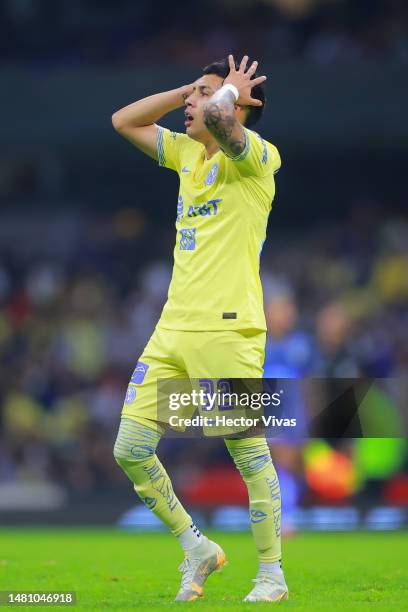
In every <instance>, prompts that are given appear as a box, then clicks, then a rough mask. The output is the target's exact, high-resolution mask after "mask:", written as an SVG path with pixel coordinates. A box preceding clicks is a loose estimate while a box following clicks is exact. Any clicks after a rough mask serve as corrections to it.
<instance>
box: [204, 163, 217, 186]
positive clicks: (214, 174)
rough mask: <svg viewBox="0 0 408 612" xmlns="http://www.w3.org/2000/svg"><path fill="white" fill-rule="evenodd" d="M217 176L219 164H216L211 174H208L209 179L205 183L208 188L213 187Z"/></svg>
mask: <svg viewBox="0 0 408 612" xmlns="http://www.w3.org/2000/svg"><path fill="white" fill-rule="evenodd" d="M217 174H218V164H217V163H215V164H214V165H213V166H212V168H211V170H210V171H209V173H208V174H207V178H206V179H205V181H204V183H205V185H207V186H209V185H212V184H213V183H214V182H215V179H216V178H217Z"/></svg>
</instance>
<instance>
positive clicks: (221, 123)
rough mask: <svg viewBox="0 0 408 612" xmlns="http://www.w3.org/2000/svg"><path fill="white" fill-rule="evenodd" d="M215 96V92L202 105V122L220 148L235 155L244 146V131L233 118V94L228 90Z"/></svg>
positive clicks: (240, 151)
mask: <svg viewBox="0 0 408 612" xmlns="http://www.w3.org/2000/svg"><path fill="white" fill-rule="evenodd" d="M216 96H217V93H215V94H214V96H212V98H211V99H210V101H209V102H208V104H206V105H205V107H204V123H205V125H206V127H207V129H208V131H209V132H211V134H212V135H213V136H214V138H215V139H216V140H217V141H218V143H219V144H220V146H221V148H222V149H223V150H225V151H226V152H227V153H229V154H230V155H232V156H233V157H235V156H236V155H239V154H240V153H242V151H243V150H244V148H245V133H244V130H243V127H242V125H241V124H240V123H239V121H238V120H237V119H236V118H235V114H234V96H233V94H232V93H231V92H230V91H227V92H225V94H224V95H223V96H222V97H221V98H220V99H217V97H216Z"/></svg>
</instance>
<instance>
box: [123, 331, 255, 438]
mask: <svg viewBox="0 0 408 612" xmlns="http://www.w3.org/2000/svg"><path fill="white" fill-rule="evenodd" d="M265 341H266V332H264V331H261V330H259V329H247V330H226V331H178V330H171V329H164V328H162V327H159V326H157V327H156V329H155V330H154V332H153V335H152V336H151V338H150V340H149V342H148V343H147V345H146V347H145V349H144V351H143V353H142V355H141V356H140V358H139V361H138V362H137V364H136V368H135V370H134V372H133V374H132V377H131V379H130V382H129V386H128V389H127V393H126V398H125V401H124V404H123V409H122V416H123V417H127V418H137V419H138V420H144V419H148V423H147V424H149V426H150V427H152V422H154V423H155V429H158V430H159V431H161V432H162V433H163V432H164V431H165V427H164V423H163V419H161V418H160V414H159V413H158V406H157V379H159V378H160V379H177V378H178V379H184V380H187V379H202V378H211V379H219V378H246V379H248V378H256V379H261V378H262V376H263V363H264V359H265Z"/></svg>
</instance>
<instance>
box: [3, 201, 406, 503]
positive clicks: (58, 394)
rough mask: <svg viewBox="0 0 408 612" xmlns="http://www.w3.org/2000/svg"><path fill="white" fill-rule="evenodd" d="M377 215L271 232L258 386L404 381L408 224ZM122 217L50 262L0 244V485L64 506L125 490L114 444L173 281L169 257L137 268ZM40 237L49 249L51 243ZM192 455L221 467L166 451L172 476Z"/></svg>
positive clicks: (201, 451) (220, 457) (398, 398)
mask: <svg viewBox="0 0 408 612" xmlns="http://www.w3.org/2000/svg"><path fill="white" fill-rule="evenodd" d="M374 208H375V207H374V206H373V207H372V209H371V208H370V207H363V208H361V209H358V208H354V209H353V212H352V213H351V215H349V217H348V218H347V219H345V220H343V221H340V220H337V221H336V222H333V223H332V224H325V225H322V226H321V227H319V228H317V229H310V230H309V231H308V232H307V233H306V234H305V233H302V232H301V231H300V230H299V229H298V230H297V233H296V234H294V235H293V236H292V238H289V237H288V236H287V235H286V236H285V239H284V240H283V239H281V238H280V237H279V235H278V234H277V233H276V234H275V233H274V231H273V227H271V230H270V232H269V238H268V240H267V242H266V244H265V247H264V252H263V254H262V261H261V269H262V276H263V284H264V297H265V310H266V318H267V325H268V340H267V350H266V361H265V375H268V376H271V377H282V378H296V377H302V376H321V377H334V378H343V377H346V378H347V377H350V378H352V377H356V376H368V377H373V378H388V379H389V378H391V377H394V378H397V377H402V376H403V375H404V374H405V379H406V378H407V377H406V373H407V370H408V308H407V307H408V218H407V217H406V216H402V215H401V216H394V217H390V216H388V215H387V214H386V212H385V211H384V212H383V214H382V216H381V215H379V214H378V212H377V213H376V214H374V213H373V210H374ZM61 218H62V219H63V216H62V217H61ZM123 218H125V220H126V222H125V223H123ZM132 218H133V217H132V215H131V213H129V212H126V211H117V212H115V213H113V214H111V215H108V216H105V218H104V219H103V222H102V221H101V219H100V218H98V217H97V216H96V215H94V216H88V217H84V218H83V220H82V224H80V227H81V231H80V232H79V233H78V236H77V237H76V239H75V240H73V239H72V236H71V240H70V244H71V251H69V250H67V249H65V250H64V249H63V250H62V251H61V252H59V254H58V256H57V255H54V256H51V255H50V252H49V250H48V252H47V248H46V247H47V236H46V235H45V234H42V236H43V238H42V240H43V244H42V245H41V246H42V247H43V253H42V254H40V251H38V252H37V255H33V251H30V249H28V250H25V248H24V239H23V240H21V239H20V240H16V241H14V243H10V244H9V245H8V246H7V247H6V246H4V245H3V248H2V251H1V253H0V406H1V409H0V483H1V482H10V481H15V480H20V481H25V482H29V481H31V482H32V481H44V480H51V481H56V482H59V483H63V484H64V486H66V487H67V490H68V491H69V492H70V493H71V495H72V496H74V497H78V496H79V497H83V496H85V497H87V496H91V495H93V494H94V493H95V492H97V491H98V490H100V489H101V488H103V489H104V490H107V489H109V488H113V489H117V490H119V489H123V488H124V486H126V487H127V488H128V484H127V481H126V480H125V477H124V476H123V474H122V472H121V470H119V469H117V467H116V466H115V463H114V460H113V457H112V445H113V441H114V437H115V435H116V430H117V425H118V421H119V418H120V411H121V407H122V403H123V399H124V395H125V392H126V387H127V382H128V380H129V378H130V375H131V373H132V371H133V368H134V365H135V363H136V361H137V360H138V357H139V356H140V353H141V351H142V350H143V347H144V345H145V343H146V341H147V340H148V338H149V336H150V334H151V333H152V331H153V329H154V326H155V324H156V322H157V319H158V318H159V315H160V311H161V308H162V305H163V303H164V301H165V299H166V293H167V288H168V282H169V279H170V275H171V266H170V263H169V259H159V260H158V259H154V258H148V259H147V260H146V259H142V258H141V257H140V256H139V255H136V256H135V253H137V252H138V251H137V248H138V247H137V244H138V243H143V230H142V229H140V228H139V230H138V231H141V232H142V235H140V236H139V238H137V239H136V240H135V238H134V235H135V233H134V231H132ZM121 220H122V221H121ZM15 221H16V223H17V224H21V217H20V216H18V215H16V217H15ZM37 221H38V223H40V224H41V223H42V220H41V216H40V217H39V218H38V219H37ZM133 221H134V230H135V228H136V227H137V223H136V218H133ZM43 222H44V225H45V224H46V219H45V216H44V219H43ZM65 223H66V221H65ZM10 227H11V226H10V221H9V225H8V228H9V230H10ZM63 227H64V226H63ZM101 228H103V230H102V229H101ZM16 229H18V230H19V229H20V227H18V228H16ZM68 229H69V228H68V226H67V227H66V233H67V234H69V231H68ZM10 231H11V230H10ZM135 231H136V230H135ZM71 233H72V232H71ZM170 233H171V232H170ZM63 234H64V232H63V228H62V230H61V229H60V230H59V231H58V232H57V237H58V236H59V237H60V241H61V242H63V239H64V236H63ZM171 235H172V234H171ZM150 236H151V234H150ZM48 239H49V241H50V242H52V241H53V240H54V242H55V235H54V234H53V232H49V234H48ZM159 239H160V238H157V240H159ZM170 242H171V238H169V244H170ZM48 246H49V245H48ZM150 247H151V248H153V251H154V245H152V244H150ZM40 250H41V249H40ZM132 253H133V255H132ZM169 256H170V247H169V251H168V257H169ZM401 380H402V378H401ZM405 384H406V383H405ZM391 393H392V389H391ZM404 397H405V398H406V397H407V389H406V388H405V389H404V388H403V385H402V386H401V385H395V387H394V397H392V401H393V402H395V403H396V405H398V404H400V403H401V402H404ZM191 444H194V457H195V464H196V467H197V466H200V467H201V468H203V467H209V466H211V465H214V463H216V464H217V462H223V461H225V462H226V463H228V464H229V463H230V462H229V459H228V457H227V454H226V452H225V451H224V449H223V447H222V445H221V444H219V445H218V446H217V445H216V446H214V445H212V444H202V445H200V444H197V441H191V440H183V441H180V440H169V441H167V442H165V441H164V443H163V446H162V453H161V456H162V457H163V458H164V461H165V462H167V463H169V464H170V466H173V467H174V469H175V472H174V473H176V474H177V470H179V471H180V473H181V471H182V470H184V472H183V473H184V474H185V470H186V469H189V464H188V457H189V456H190V455H189V452H190V450H191ZM170 450H171V452H170ZM282 452H283V455H282V454H281V458H282V465H286V467H287V468H288V469H289V470H293V469H295V471H296V470H299V469H300V468H299V465H300V463H301V462H302V460H301V459H300V463H299V462H298V463H299V465H298V467H295V468H294V466H293V461H295V463H296V462H297V461H298V457H296V458H295V459H293V457H292V458H289V460H288V461H285V453H284V451H282ZM159 454H160V453H159ZM277 458H278V461H280V458H279V451H278V452H277ZM190 459H191V456H190ZM401 461H402V463H403V461H404V460H403V458H402V460H401ZM400 463H401V462H400ZM398 465H399V466H400V464H398ZM190 467H191V466H190ZM175 478H176V480H177V475H176V476H175Z"/></svg>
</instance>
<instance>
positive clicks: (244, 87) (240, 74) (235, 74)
mask: <svg viewBox="0 0 408 612" xmlns="http://www.w3.org/2000/svg"><path fill="white" fill-rule="evenodd" d="M248 59H249V58H248V56H247V55H244V57H243V58H242V60H241V64H240V66H239V69H238V70H236V69H235V62H234V57H233V56H232V55H229V56H228V62H229V67H230V71H229V74H228V76H227V77H226V78H225V79H224V83H223V85H226V84H227V83H230V84H231V85H235V87H236V88H237V89H238V92H239V98H238V100H237V101H236V102H235V104H238V105H239V106H262V102H261V101H260V100H256V99H255V98H252V97H251V90H252V88H253V87H255V85H259V84H260V83H263V82H264V81H266V76H260V77H257V78H256V79H253V78H252V75H253V74H255V72H256V69H257V67H258V62H256V61H254V62H252V64H251V65H250V67H249V68H248V70H247V71H246V72H245V69H246V66H247V63H248Z"/></svg>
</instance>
